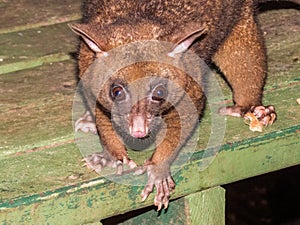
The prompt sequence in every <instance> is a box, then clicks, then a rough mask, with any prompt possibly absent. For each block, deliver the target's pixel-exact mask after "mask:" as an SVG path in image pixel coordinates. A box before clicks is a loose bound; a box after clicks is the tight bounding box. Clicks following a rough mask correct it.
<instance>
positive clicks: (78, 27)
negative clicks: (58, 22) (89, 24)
mask: <svg viewBox="0 0 300 225" xmlns="http://www.w3.org/2000/svg"><path fill="white" fill-rule="evenodd" d="M68 25H69V27H70V28H71V30H72V31H73V32H74V33H76V34H78V35H79V36H81V37H82V38H83V40H84V41H85V43H86V44H87V45H88V46H89V47H90V49H91V50H92V51H93V52H95V54H96V55H98V54H103V55H104V56H107V52H105V51H103V50H102V49H101V48H100V46H99V45H98V44H97V42H96V41H95V40H94V39H93V38H92V37H91V36H90V35H89V34H88V31H86V29H85V26H84V25H82V24H68Z"/></svg>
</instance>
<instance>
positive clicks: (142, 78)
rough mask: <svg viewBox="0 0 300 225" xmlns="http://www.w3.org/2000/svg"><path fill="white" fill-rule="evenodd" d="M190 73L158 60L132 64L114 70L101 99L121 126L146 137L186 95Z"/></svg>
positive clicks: (133, 134)
mask: <svg viewBox="0 0 300 225" xmlns="http://www.w3.org/2000/svg"><path fill="white" fill-rule="evenodd" d="M186 86H187V80H186V74H184V72H182V71H181V70H179V69H177V68H175V67H173V66H170V65H166V64H162V63H157V62H140V63H135V64H132V65H129V66H127V67H125V68H123V69H121V70H120V71H118V72H117V73H115V74H113V75H112V76H111V77H110V79H109V80H108V81H107V82H106V84H105V85H104V87H103V88H102V90H101V91H100V94H99V97H98V100H99V102H100V104H101V105H102V106H104V107H105V108H106V109H109V111H110V113H111V116H112V121H113V122H114V123H115V125H116V126H117V127H118V130H121V131H125V132H127V133H128V134H130V135H131V136H132V137H134V138H145V137H147V136H148V135H149V134H150V133H151V132H153V131H154V130H155V129H156V128H157V127H158V126H159V123H158V122H159V121H158V120H157V119H158V118H161V117H163V116H164V115H165V114H167V113H169V112H170V110H174V109H175V108H176V105H177V104H178V103H179V102H180V100H181V99H182V97H183V96H184V95H185V88H186Z"/></svg>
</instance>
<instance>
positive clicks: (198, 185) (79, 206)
mask: <svg viewBox="0 0 300 225" xmlns="http://www.w3.org/2000/svg"><path fill="white" fill-rule="evenodd" d="M298 139H299V140H300V125H296V126H292V127H289V128H287V129H284V130H281V131H275V132H272V133H269V134H266V135H263V136H261V137H255V138H249V139H245V140H243V141H240V142H238V143H234V145H232V144H231V143H229V144H225V145H223V146H222V147H221V149H220V152H219V153H218V156H217V157H216V158H215V160H214V161H213V163H212V164H211V165H210V166H209V168H208V169H206V170H204V171H202V172H200V171H199V165H200V164H201V163H202V162H201V160H199V158H197V154H198V153H197V154H196V155H195V156H193V158H192V160H191V161H190V162H189V163H187V164H186V165H184V166H183V167H182V170H180V171H179V172H178V173H177V174H176V175H175V176H174V179H175V180H176V182H177V184H178V185H177V189H176V191H175V194H174V195H173V196H172V198H178V197H182V196H186V195H189V194H191V193H195V192H198V191H200V190H203V189H207V188H210V187H214V186H219V185H224V184H227V183H232V182H234V181H237V180H240V179H245V178H248V177H253V176H256V175H260V174H263V173H268V172H271V171H275V170H279V169H283V168H286V167H290V166H293V165H297V164H300V151H299V148H300V142H299V140H298ZM270 145H272V146H273V147H272V146H270ZM292 145H295V146H297V147H298V148H297V147H296V148H295V146H294V147H293V146H292ZM274 148H278V149H277V150H276V149H274ZM199 154H200V153H199ZM241 155H242V156H241ZM246 156H247V157H246ZM241 158H245V160H246V161H245V162H244V163H245V165H244V164H241V171H238V170H237V171H235V172H234V171H233V168H235V167H239V166H238V165H234V163H236V164H238V163H240V162H238V161H239V160H237V159H241ZM254 159H255V160H254ZM272 160H273V161H272ZM274 160H275V161H274ZM249 163H253V165H252V164H251V165H252V167H251V165H250V164H249ZM223 164H224V165H223ZM258 164H259V165H261V166H262V168H260V169H259V168H258ZM226 166H227V167H226ZM223 167H224V169H222V168H223ZM243 167H245V168H246V169H245V168H243ZM197 171H199V172H197ZM212 174H213V175H212ZM224 177H227V178H226V179H225V178H224ZM141 190H142V187H139V186H126V185H120V184H116V183H113V182H112V181H109V180H107V179H105V178H103V177H100V178H96V179H93V180H90V181H88V182H83V183H79V184H76V185H72V186H67V187H63V188H61V189H57V190H54V191H47V192H44V193H40V194H35V195H32V196H26V197H21V198H17V199H11V200H10V201H8V202H3V203H1V204H0V212H1V213H0V223H1V222H2V223H3V224H5V222H6V221H9V220H11V218H15V215H16V214H18V215H20V217H19V219H20V218H21V217H22V218H24V216H25V217H26V218H27V216H28V215H27V214H28V212H29V211H32V210H33V209H34V210H35V212H38V211H39V213H38V215H39V216H37V214H36V213H33V214H30V219H29V217H28V218H27V220H29V221H31V222H32V221H35V222H41V221H40V220H43V218H41V216H40V215H43V211H45V214H46V212H47V215H48V216H49V214H50V215H53V216H55V217H56V216H57V218H62V217H64V216H68V217H70V224H72V223H71V221H73V222H74V223H75V221H82V222H88V221H87V220H86V219H87V218H85V217H82V218H77V217H76V216H75V214H76V213H75V212H76V211H77V213H79V212H80V211H81V210H83V211H84V210H91V211H97V210H98V213H97V215H95V218H94V219H96V217H97V219H99V218H106V217H110V216H113V215H117V214H120V213H124V212H127V211H130V210H135V209H138V208H142V207H145V206H147V205H151V204H152V199H153V195H151V196H150V197H149V199H148V200H147V201H146V202H144V203H141V202H140V196H139V194H138V193H140V191H141ZM114 199H116V200H114ZM121 200H122V201H121ZM79 202H80V203H79ZM116 203H117V204H118V205H117V206H116V205H115V204H116ZM53 205H55V206H56V207H54V208H52V209H53V210H54V211H53V212H52V213H51V209H49V207H50V206H51V207H53ZM93 206H94V207H93ZM103 206H105V207H103ZM51 207H50V208H51ZM61 207H62V208H64V207H66V210H59V212H62V214H63V215H59V214H57V212H56V211H57V210H58V209H59V208H61ZM68 209H72V210H74V211H70V210H68ZM49 210H50V211H49ZM78 210H79V211H78ZM74 213H75V214H74ZM21 215H22V216H21ZM26 215H27V216H26ZM61 216H62V217H61ZM50 217H51V216H50ZM88 218H89V219H92V217H88ZM15 219H16V218H15ZM48 219H49V218H48ZM44 220H45V221H46V220H47V219H46V218H44ZM44 220H43V221H44ZM24 221H26V220H24ZM45 221H44V222H45ZM76 223H77V222H76ZM25 224H26V223H25ZM60 224H63V223H60Z"/></svg>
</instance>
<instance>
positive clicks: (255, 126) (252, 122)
mask: <svg viewBox="0 0 300 225" xmlns="http://www.w3.org/2000/svg"><path fill="white" fill-rule="evenodd" d="M244 118H245V123H246V124H248V125H249V129H250V130H251V131H253V132H254V131H258V132H262V130H263V124H262V123H260V122H259V120H258V119H257V118H256V116H255V115H254V114H253V113H250V112H248V113H246V114H245V116H244Z"/></svg>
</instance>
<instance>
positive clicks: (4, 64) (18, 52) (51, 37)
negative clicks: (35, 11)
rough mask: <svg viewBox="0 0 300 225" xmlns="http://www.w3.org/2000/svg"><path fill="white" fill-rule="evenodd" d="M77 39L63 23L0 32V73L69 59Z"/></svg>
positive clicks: (74, 49)
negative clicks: (0, 33) (20, 30)
mask: <svg viewBox="0 0 300 225" xmlns="http://www.w3.org/2000/svg"><path fill="white" fill-rule="evenodd" d="M77 43H78V39H77V36H76V35H75V34H73V33H72V32H71V30H70V29H69V27H68V26H67V24H66V23H62V24H59V25H53V26H47V27H39V28H35V29H29V30H25V31H22V32H15V33H8V34H2V35H0V59H1V60H0V74H5V73H11V72H14V71H18V70H24V69H29V68H34V67H38V66H41V65H43V64H44V63H51V62H58V61H64V60H68V59H71V58H72V57H71V53H72V52H73V53H75V52H76V49H77Z"/></svg>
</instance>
